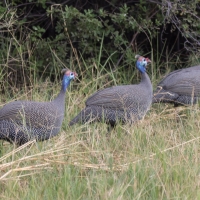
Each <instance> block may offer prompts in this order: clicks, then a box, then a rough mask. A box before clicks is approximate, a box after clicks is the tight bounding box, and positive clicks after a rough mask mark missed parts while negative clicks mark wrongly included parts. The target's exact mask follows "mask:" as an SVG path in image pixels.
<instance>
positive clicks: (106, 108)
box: [70, 57, 153, 126]
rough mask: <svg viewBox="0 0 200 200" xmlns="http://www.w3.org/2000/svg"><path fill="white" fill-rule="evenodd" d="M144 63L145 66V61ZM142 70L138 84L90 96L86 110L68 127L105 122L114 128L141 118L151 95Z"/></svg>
mask: <svg viewBox="0 0 200 200" xmlns="http://www.w3.org/2000/svg"><path fill="white" fill-rule="evenodd" d="M141 59H144V58H143V57H141ZM146 60H148V59H146ZM148 61H149V62H150V60H148ZM144 62H145V64H147V61H145V59H144ZM142 67H143V66H142ZM145 67H146V65H145ZM145 67H144V68H145ZM144 68H142V70H144V71H143V73H141V78H142V79H141V82H140V84H137V85H121V86H113V87H110V88H106V89H103V90H100V91H97V92H96V93H94V94H93V95H92V96H90V97H89V98H88V99H87V101H86V108H85V109H83V110H82V111H81V112H80V113H79V114H78V115H77V116H76V117H75V118H74V119H72V120H71V121H70V125H73V124H75V123H78V122H82V123H85V122H87V121H105V122H107V123H109V124H111V125H112V126H114V125H115V124H116V123H117V122H118V121H121V122H123V123H127V122H131V123H132V122H134V121H137V120H139V119H141V118H143V117H144V115H145V114H146V112H147V111H148V109H149V108H150V105H151V101H152V94H153V89H152V84H151V81H150V79H149V76H148V75H147V74H146V72H145V69H144Z"/></svg>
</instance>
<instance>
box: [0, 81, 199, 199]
mask: <svg viewBox="0 0 200 200" xmlns="http://www.w3.org/2000/svg"><path fill="white" fill-rule="evenodd" d="M98 80H102V79H98ZM101 83H102V82H101ZM103 84H104V85H106V86H107V82H104V83H103ZM112 84H113V83H112V81H111V85H112ZM74 85H75V84H74ZM73 87H75V86H73ZM73 87H72V88H73ZM95 87H96V82H95V81H89V82H87V81H81V83H80V87H79V88H81V89H80V90H72V89H70V90H69V92H68V96H67V99H66V102H67V105H66V118H65V120H64V123H63V128H62V131H61V133H60V134H59V135H58V136H57V137H55V138H53V139H51V140H49V141H45V142H43V143H37V144H36V143H34V142H32V143H31V144H29V145H27V144H26V145H24V146H22V147H18V148H17V147H14V146H13V145H10V144H9V143H6V142H3V143H1V145H0V199H9V200H10V199H29V200H32V199H35V200H36V199H37V200H38V199H113V200H116V199H148V200H149V199H153V200H154V199H199V198H200V190H199V185H200V181H199V180H200V179H199V161H200V155H199V138H200V136H199V129H200V116H199V111H198V108H197V107H193V108H183V107H182V108H178V111H177V110H175V109H174V108H173V107H171V106H169V105H154V106H153V107H152V109H151V111H150V112H149V113H148V115H147V116H146V117H145V119H144V120H143V121H141V122H139V123H138V124H137V125H133V126H128V125H125V126H122V125H118V126H117V127H116V130H113V131H111V132H109V133H108V132H107V126H106V125H105V124H101V123H95V124H92V125H80V124H79V125H75V126H74V127H68V126H67V124H68V122H69V119H71V118H72V117H73V116H75V114H76V113H77V112H78V111H79V110H80V109H81V108H83V107H84V100H85V99H86V98H87V96H88V95H90V94H91V93H93V91H95V90H96V89H95ZM88 88H90V90H89V91H87V90H88ZM54 90H55V91H54V94H55V93H56V91H58V90H59V88H57V87H56V88H55V89H54ZM40 92H41V91H40ZM84 93H86V94H87V95H86V96H84ZM32 97H33V99H35V100H46V99H48V97H44V98H45V99H43V96H41V95H40V93H37V90H36V89H35V92H34V91H33V93H32ZM22 98H23V97H22Z"/></svg>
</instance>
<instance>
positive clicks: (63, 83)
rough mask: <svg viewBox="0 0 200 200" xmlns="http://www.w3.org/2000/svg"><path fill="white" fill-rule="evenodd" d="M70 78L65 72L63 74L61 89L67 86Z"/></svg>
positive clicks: (65, 88) (64, 89)
mask: <svg viewBox="0 0 200 200" xmlns="http://www.w3.org/2000/svg"><path fill="white" fill-rule="evenodd" d="M71 80H72V79H70V77H69V76H67V75H66V74H65V75H64V76H63V80H62V91H64V92H65V91H66V90H67V87H68V86H69V84H70V82H71Z"/></svg>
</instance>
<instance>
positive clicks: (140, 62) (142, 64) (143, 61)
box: [136, 55, 151, 73]
mask: <svg viewBox="0 0 200 200" xmlns="http://www.w3.org/2000/svg"><path fill="white" fill-rule="evenodd" d="M136 58H138V59H137V62H136V67H137V69H138V70H139V71H140V72H141V73H145V72H146V67H147V64H148V63H150V62H151V60H150V59H148V58H144V57H143V56H139V55H137V56H136Z"/></svg>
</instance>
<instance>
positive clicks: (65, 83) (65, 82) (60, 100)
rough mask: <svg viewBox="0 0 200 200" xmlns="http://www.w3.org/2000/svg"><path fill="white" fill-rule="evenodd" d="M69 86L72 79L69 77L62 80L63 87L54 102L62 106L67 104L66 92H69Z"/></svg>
mask: <svg viewBox="0 0 200 200" xmlns="http://www.w3.org/2000/svg"><path fill="white" fill-rule="evenodd" d="M69 84H70V79H69V78H68V77H66V76H64V77H63V80H62V87H61V90H60V93H59V94H58V96H57V97H56V98H55V99H54V100H53V101H54V102H56V103H57V104H59V105H60V106H61V105H64V104H65V96H66V90H67V87H68V86H69Z"/></svg>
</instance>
